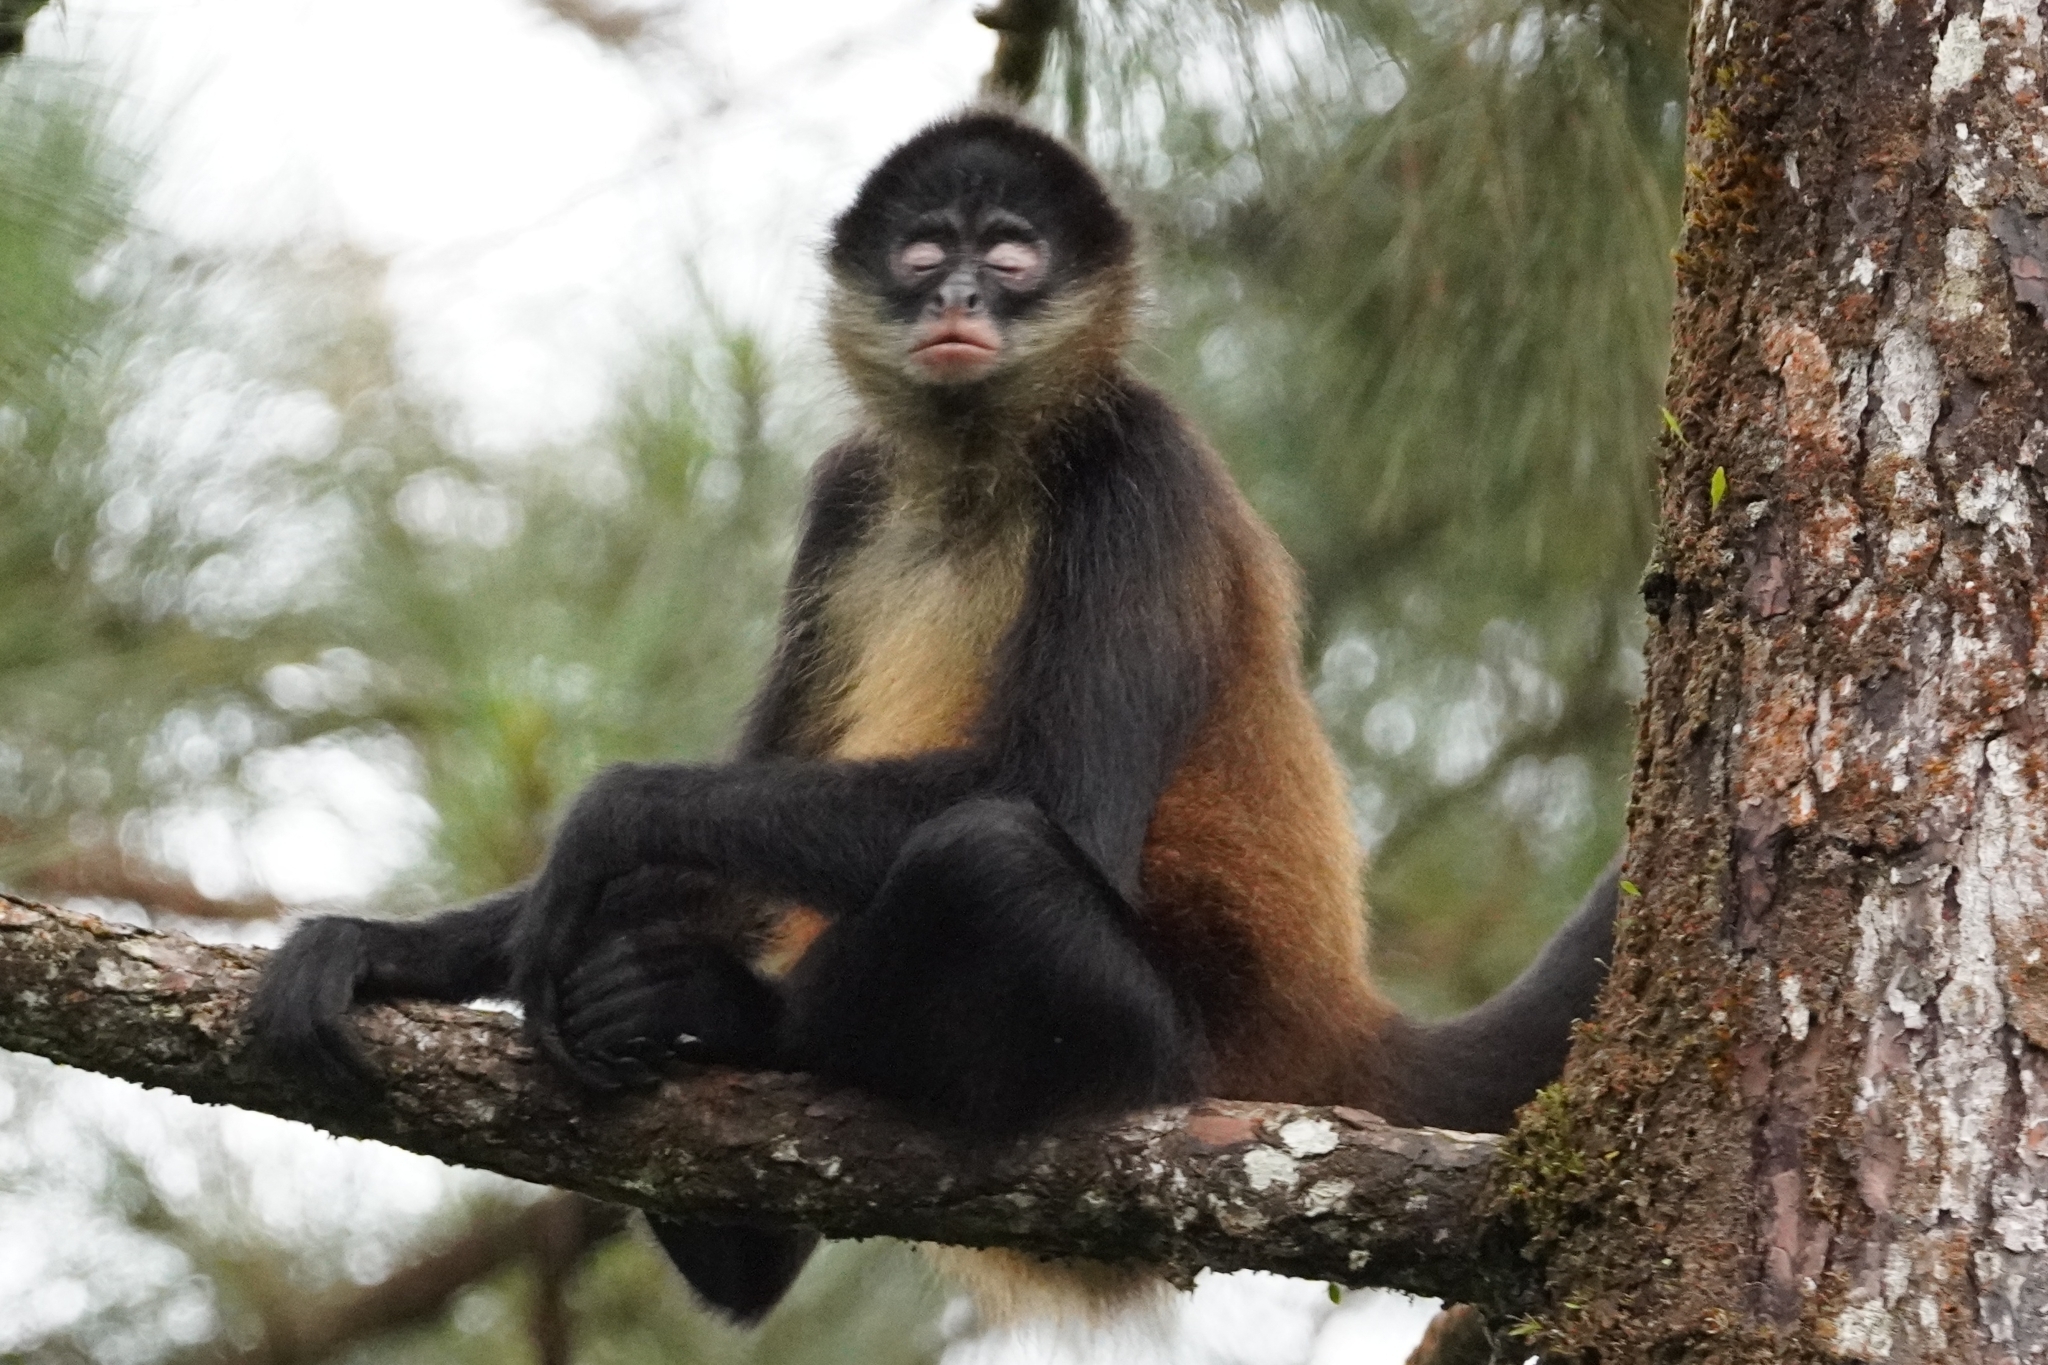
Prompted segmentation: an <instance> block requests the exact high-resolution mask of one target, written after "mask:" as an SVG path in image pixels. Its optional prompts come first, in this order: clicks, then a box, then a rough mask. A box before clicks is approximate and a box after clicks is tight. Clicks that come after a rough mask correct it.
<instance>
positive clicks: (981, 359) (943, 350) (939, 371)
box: [910, 320, 1003, 379]
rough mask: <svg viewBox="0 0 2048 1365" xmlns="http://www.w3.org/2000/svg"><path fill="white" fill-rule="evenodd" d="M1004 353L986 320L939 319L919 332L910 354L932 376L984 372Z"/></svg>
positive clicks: (958, 376)
mask: <svg viewBox="0 0 2048 1365" xmlns="http://www.w3.org/2000/svg"><path fill="white" fill-rule="evenodd" d="M1002 353H1003V342H1002V337H1001V336H1000V335H999V334H998V333H997V332H996V330H995V328H993V327H991V326H989V325H988V324H987V323H985V322H978V321H977V322H969V321H966V320H962V321H959V322H941V323H938V324H937V325H935V326H933V327H932V329H931V330H930V331H928V332H926V333H924V335H922V336H920V337H919V338H918V340H917V344H916V345H914V346H912V347H911V348H910V358H911V359H912V360H914V361H916V362H917V364H918V366H919V367H920V368H922V369H923V370H924V371H925V372H926V373H927V374H929V375H931V376H932V377H933V378H935V379H967V378H972V377H975V376H977V375H980V374H983V373H986V372H987V371H988V370H989V369H991V368H992V367H993V366H994V365H995V362H996V360H997V358H998V357H1000V356H1001V355H1002Z"/></svg>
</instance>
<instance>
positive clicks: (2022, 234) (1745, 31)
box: [1516, 0, 2048, 1365]
mask: <svg viewBox="0 0 2048 1365" xmlns="http://www.w3.org/2000/svg"><path fill="white" fill-rule="evenodd" d="M1691 41H1692V62H1693V73H1694V74H1693V81H1692V90H1691V108H1690V112H1689V128H1690V137H1689V145H1688V152H1687V159H1688V167H1687V171H1688V186H1687V191H1686V227H1685V234H1684V238H1683V241H1682V243H1681V245H1680V249H1679V252H1678V281H1679V292H1678V305H1677V311H1676V315H1675V345H1676V352H1675V359H1674V368H1673V372H1672V378H1671V384H1670V391H1669V405H1670V410H1671V412H1672V413H1673V414H1674V418H1675V421H1674V423H1673V426H1674V430H1673V431H1672V432H1671V433H1668V434H1667V436H1666V438H1665V440H1664V443H1663V454H1662V478H1663V493H1662V499H1663V505H1662V513H1663V521H1664V529H1663V538H1662V542H1661V549H1660V552H1659V555H1658V559H1657V562H1656V563H1655V564H1653V565H1652V567H1651V571H1650V573H1649V575H1648V576H1647V577H1646V579H1645V584H1644V588H1645V597H1646V600H1647V602H1648V604H1649V607H1650V610H1651V613H1652V630H1651V635H1650V641H1649V647H1648V653H1647V660H1648V693H1647V696H1646V699H1645V702H1644V706H1643V710H1642V714H1641V735H1640V740H1639V745H1638V757H1637V772H1636V791H1635V800H1634V806H1633V810H1632V812H1631V835H1630V848H1631V852H1630V862H1629V869H1630V871H1629V875H1630V877H1631V878H1632V880H1633V881H1634V882H1635V883H1636V884H1638V885H1639V886H1640V888H1641V891H1642V895H1641V897H1640V898H1639V899H1636V900H1633V901H1631V902H1630V905H1629V913H1628V915H1627V917H1626V922H1625V924H1624V926H1623V929H1622V932H1621V935H1620V941H1619V944H1618V946H1617V958H1616V963H1615V970H1614V974H1613V978H1612V982H1611V985H1610V987H1609V997H1608V1000H1607V1002H1606V1006H1605V1008H1604V1010H1603V1014H1602V1019H1601V1022H1600V1025H1599V1027H1598V1029H1597V1030H1596V1031H1594V1032H1592V1033H1590V1034H1589V1035H1588V1036H1587V1037H1586V1038H1585V1039H1584V1040H1583V1043H1582V1046H1581V1047H1580V1048H1579V1049H1578V1051H1577V1053H1576V1055H1575V1057H1574V1060H1573V1062H1572V1065H1571V1068H1570V1070H1569V1071H1568V1073H1567V1077H1566V1081H1565V1085H1564V1088H1563V1090H1562V1092H1561V1093H1560V1094H1557V1095H1554V1096H1552V1097H1551V1099H1552V1102H1550V1103H1547V1104H1546V1105H1545V1106H1543V1107H1542V1109H1541V1111H1540V1116H1539V1117H1538V1118H1537V1119H1535V1120H1533V1121H1532V1123H1531V1126H1530V1128H1529V1129H1528V1130H1527V1131H1525V1132H1524V1134H1523V1135H1522V1137H1521V1139H1520V1142H1519V1144H1518V1147H1517V1150H1518V1152H1519V1162H1520V1165H1521V1167H1522V1170H1521V1173H1520V1174H1521V1180H1520V1182H1519V1185H1518V1194H1517V1196H1516V1197H1517V1199H1518V1201H1519V1202H1520V1203H1521V1205H1522V1208H1521V1212H1522V1214H1523V1216H1524V1217H1525V1218H1527V1219H1528V1220H1529V1222H1530V1223H1531V1225H1532V1226H1533V1227H1534V1228H1535V1230H1536V1231H1537V1233H1538V1234H1539V1236H1540V1238H1541V1239H1543V1251H1544V1254H1545V1256H1546V1257H1547V1274H1548V1276H1549V1281H1550V1284H1551V1286H1552V1290H1553V1307H1552V1309H1551V1311H1550V1312H1549V1314H1548V1315H1547V1316H1546V1317H1545V1318H1544V1319H1543V1320H1542V1324H1541V1325H1542V1329H1543V1330H1542V1332H1541V1333H1540V1334H1538V1335H1536V1336H1535V1337H1534V1340H1535V1342H1536V1343H1537V1344H1541V1345H1544V1346H1546V1347H1548V1348H1549V1349H1551V1350H1553V1351H1555V1352H1557V1353H1558V1355H1559V1356H1560V1357H1562V1358H1571V1357H1572V1356H1573V1355H1574V1353H1584V1358H1590V1359H1598V1360H1600V1361H1603V1362H1628V1365H1635V1362H1649V1361H1657V1362H1666V1361H1674V1362H1675V1361H1730V1362H1733V1361H1763V1360H1771V1361H1780V1360H1800V1361H1804V1360H1816V1361H1818V1360H1871V1361H1878V1360H1884V1361H1897V1362H1936V1361H1940V1362H1976V1361H1984V1362H2005V1361H2014V1362H2017V1361H2033V1360H2041V1359H2044V1358H2048V1051H2044V1047H2048V725H2044V721H2048V634H2044V625H2048V620H2044V614H2048V578H2044V575H2043V571H2042V569H2043V562H2044V561H2043V557H2044V555H2048V505H2044V501H2043V487H2042V480H2043V478H2044V475H2048V471H2044V470H2043V469H2042V468H2041V467H2040V466H2041V456H2042V454H2043V452H2044V451H2048V425H2044V422H2048V330H2044V326H2043V314H2044V309H2048V219H2044V215H2048V107H2044V104H2043V96H2044V84H2043V83H2044V70H2043V51H2042V20H2041V17H2040V14H2039V12H2038V10H2037V9H2036V8H2035V5H2034V0H2023V2H2022V0H1950V3H1948V4H1946V5H1944V4H1942V3H1940V2H1939V0H1937V2H1936V3H1934V4H1933V5H1931V6H1930V5H1927V4H1915V3H1911V0H1875V2H1874V3H1870V4H1834V3H1824V4H1792V3H1751V2H1750V0H1705V3H1704V4H1703V5H1701V6H1700V7H1698V8H1697V9H1696V11H1695V13H1694V17H1693V29H1692V40H1691ZM1536 1326H1537V1324H1536V1323H1535V1322H1531V1323H1530V1324H1527V1325H1526V1329H1525V1330H1532V1331H1533V1329H1534V1328H1535V1327H1536Z"/></svg>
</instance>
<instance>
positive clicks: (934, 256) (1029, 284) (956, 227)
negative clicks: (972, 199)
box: [887, 204, 1051, 384]
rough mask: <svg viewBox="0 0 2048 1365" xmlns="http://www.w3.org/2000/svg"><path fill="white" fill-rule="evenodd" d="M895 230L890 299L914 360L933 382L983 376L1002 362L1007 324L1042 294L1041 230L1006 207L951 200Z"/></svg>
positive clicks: (1045, 249)
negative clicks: (977, 207)
mask: <svg viewBox="0 0 2048 1365" xmlns="http://www.w3.org/2000/svg"><path fill="white" fill-rule="evenodd" d="M900 235H901V238H902V240H901V241H899V242H896V243H894V244H892V245H891V247H890V248H889V254H888V271H889V288H888V290H887V298H888V302H889V303H890V304H891V305H892V306H891V309H890V311H891V312H892V313H894V314H895V315H896V317H897V318H898V319H899V321H900V322H901V324H902V342H901V344H902V346H903V348H904V353H905V355H906V356H907V357H908V358H909V360H910V363H911V365H912V366H913V367H915V369H916V371H917V372H918V373H919V374H921V375H922V376H923V378H924V379H925V381H926V382H927V383H932V384H969V383H973V382H974V381H976V380H978V379H985V378H987V377H988V376H989V375H990V374H992V373H994V372H995V371H996V370H997V369H998V368H999V367H1001V365H1002V364H1003V361H1004V351H1005V350H1006V349H1007V348H1008V345H1009V335H1008V333H1009V329H1010V326H1011V324H1012V323H1014V322H1015V320H1016V319H1017V318H1018V317H1019V316H1021V315H1023V314H1025V313H1027V312H1029V311H1030V309H1031V308H1032V306H1033V305H1035V304H1037V303H1039V302H1040V301H1041V300H1042V299H1043V296H1044V286H1045V283H1046V280H1047V277H1048V268H1047V267H1048V264H1049V257H1050V255H1051V247H1050V244H1049V243H1048V242H1047V241H1046V239H1045V236H1044V234H1043V233H1041V232H1040V231H1039V230H1038V229H1037V227H1036V226H1034V225H1033V224H1032V223H1031V221H1030V220H1029V219H1027V218H1025V217H1024V216H1023V215H1021V214H1018V213H1014V212H1011V211H1010V210H1008V209H1004V208H1000V207H992V206H991V207H984V208H981V209H980V210H979V211H978V212H977V211H975V210H974V209H973V208H971V207H970V206H967V205H962V204H949V205H947V206H945V207H944V208H942V209H940V210H938V211H937V212H935V213H927V214H922V215H920V216H919V217H917V218H916V219H914V220H913V221H912V222H911V223H909V224H908V225H907V226H906V228H905V229H904V230H903V232H902V233H901V234H900Z"/></svg>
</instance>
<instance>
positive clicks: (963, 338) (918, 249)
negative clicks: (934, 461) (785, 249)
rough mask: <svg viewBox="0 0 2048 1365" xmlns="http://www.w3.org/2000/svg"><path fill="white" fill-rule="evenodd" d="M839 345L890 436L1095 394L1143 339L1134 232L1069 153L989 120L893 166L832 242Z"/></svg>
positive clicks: (952, 132) (884, 169)
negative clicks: (1136, 301)
mask: <svg viewBox="0 0 2048 1365" xmlns="http://www.w3.org/2000/svg"><path fill="white" fill-rule="evenodd" d="M826 259H827V264H828V265H829V266H830V268H831V272H832V283H833V290H832V302H831V309H830V317H829V323H828V330H829V334H830V338H831V341H832V347H833V350H834V352H835V353H836V354H837V356H838V357H839V362H840V364H841V365H842V366H843V367H844V368H845V370H846V373H847V377H848V378H849V379H850V380H851V381H852V383H853V385H854V387H855V389H856V390H857V391H859V393H860V394H861V396H862V397H863V398H864V399H865V400H867V402H868V404H869V405H870V407H871V408H873V409H876V416H878V417H880V418H881V419H882V420H884V421H885V422H887V423H890V424H892V425H895V424H906V425H911V426H914V425H917V424H919V423H920V422H922V421H928V420H931V419H935V418H936V419H940V420H944V421H957V420H960V419H964V418H971V417H973V416H976V415H981V416H986V417H993V418H999V419H1002V420H1004V421H1014V420H1015V419H1017V418H1019V417H1029V416H1032V415H1036V414H1040V413H1044V412H1046V411H1047V410H1048V409H1050V408H1053V407H1057V406H1058V405H1059V404H1060V403H1062V402H1064V401H1067V400H1069V399H1072V398H1076V397H1079V396H1081V395H1082V394H1084V393H1085V392H1086V390H1087V388H1088V383H1087V381H1088V380H1089V378H1090V377H1091V376H1092V375H1095V374H1106V373H1109V372H1110V371H1111V370H1113V368H1114V366H1115V363H1116V358H1117V355H1118V354H1119V353H1120V352H1121V350H1122V348H1123V344H1124V342H1125V340H1126V339H1127V337H1128V335H1129V329H1130V313H1131V306H1132V299H1133V295H1134V294H1135V278H1134V272H1133V270H1132V264H1131V259H1132V232H1131V225H1130V223H1129V221H1128V220H1127V219H1125V217H1124V216H1123V214H1121V213H1119V212H1118V211H1117V208H1116V206H1115V205H1114V204H1113V203H1111V202H1110V198H1109V195H1108V193H1107V192H1106V191H1105V190H1104V189H1103V186H1102V182H1101V181H1100V180H1098V179H1096V177H1095V174H1094V172H1092V171H1090V170H1089V169H1088V167H1087V165H1086V164H1084V163H1083V162H1082V161H1081V159H1080V158H1079V157H1077V156H1076V155H1074V153H1073V152H1071V151H1069V150H1068V149H1067V148H1066V146H1065V145H1063V144H1062V143H1060V142H1059V141H1057V140H1056V139H1054V138H1052V137H1050V136H1048V135H1047V134H1045V133H1043V132H1040V131H1039V130H1038V129H1036V128H1033V127H1032V126H1031V125H1029V124H1027V123H1024V122H1022V121H1021V120H1019V119H1017V118H1015V117H1012V116H1010V115H1008V114H1003V113H998V112H994V111H990V110H985V109H975V110H970V111H968V112H967V113H964V114H960V115H958V116H956V117H953V118H950V119H946V120H943V121H942V122H939V123H935V124H933V125H932V126H931V127H929V128H926V129H925V130H924V131H923V132H921V133H919V134H918V135H917V136H915V137H913V138H911V139H910V141H908V142H906V143H904V144H903V145H902V146H900V147H898V148H897V149H896V150H895V151H893V152H891V153H890V154H889V155H888V156H887V157H886V158H884V159H883V161H882V164H881V165H879V166H877V167H876V168H875V169H874V170H873V171H872V172H871V173H870V174H869V175H868V178H867V180H866V182H865V183H863V184H862V185H861V188H860V193H859V195H858V196H857V197H856V198H855V199H854V202H853V206H852V207H851V208H849V209H847V211H846V212H845V213H844V214H842V215H840V217H839V220H838V221H837V222H836V223H834V224H833V227H832V244H831V247H830V249H829V251H828V253H827V258H826Z"/></svg>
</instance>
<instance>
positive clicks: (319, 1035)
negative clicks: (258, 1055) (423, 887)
mask: <svg viewBox="0 0 2048 1365" xmlns="http://www.w3.org/2000/svg"><path fill="white" fill-rule="evenodd" d="M525 897H526V888H525V887H523V886H517V887H513V888H511V889H510V890H507V891H500V892H498V893H497V894H495V895H491V896H486V897H484V898H483V899H482V900H480V901H476V902H473V903H472V904H469V905H466V906H463V907H462V908H461V909H458V910H449V911H446V912H444V913H442V914H439V915H435V916H434V917H433V918H431V919H425V920H418V921H415V922H412V923H404V922H397V921H390V920H370V919H356V918H353V917H350V916H346V915H326V916H322V917H321V918H319V919H313V920H308V921H306V923H304V924H302V925H300V926H299V928H298V930H297V932H295V933H294V934H293V935H292V936H291V937H290V938H289V939H287V940H285V944H284V946H283V947H282V948H279V949H278V950H277V951H276V952H274V953H272V954H271V955H270V962H269V964H268V965H267V966H265V967H264V969H263V979H262V980H261V981H260V982H258V983H257V986H256V994H255V998H254V999H252V1000H251V1001H250V1002H249V1013H248V1025H249V1031H250V1036H251V1038H252V1039H253V1040H254V1042H255V1045H256V1046H257V1047H258V1048H259V1049H261V1050H262V1051H263V1052H264V1053H266V1054H267V1055H269V1056H270V1057H271V1058H273V1059H274V1060H276V1061H277V1062H278V1063H279V1064H280V1065H282V1066H284V1067H287V1068H289V1069H291V1070H293V1071H296V1072H299V1073H302V1074H305V1075H310V1076H313V1077H316V1078H317V1079H319V1080H320V1081H321V1082H322V1083H324V1084H326V1085H328V1086H331V1087H333V1088H335V1089H337V1090H339V1091H341V1092H342V1093H347V1094H353V1093H360V1092H362V1091H363V1090H365V1089H369V1088H374V1087H375V1086H377V1084H378V1079H377V1073H376V1070H375V1068H373V1067H372V1066H371V1065H370V1063H369V1060H368V1059H367V1058H365V1057H364V1056H363V1052H362V1048H361V1046H360V1045H359V1044H358V1043H357V1042H356V1037H355V1032H354V1030H352V1029H351V1028H350V1027H349V1024H348V1010H349V1006H351V1005H353V1004H355V1003H356V1002H358V1001H361V1000H395V999H409V1000H448V1001H463V1000H475V999H478V998H480V997H483V996H490V995H503V994H504V993H505V992H506V990H507V989H508V986H509V983H510V977H511V967H510V962H509V960H508V959H507V957H506V955H505V936H506V934H507V932H508V931H509V930H510V929H511V926H512V919H513V916H514V915H515V914H517V913H518V910H519V907H520V904H521V903H522V902H523V901H524V900H525Z"/></svg>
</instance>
